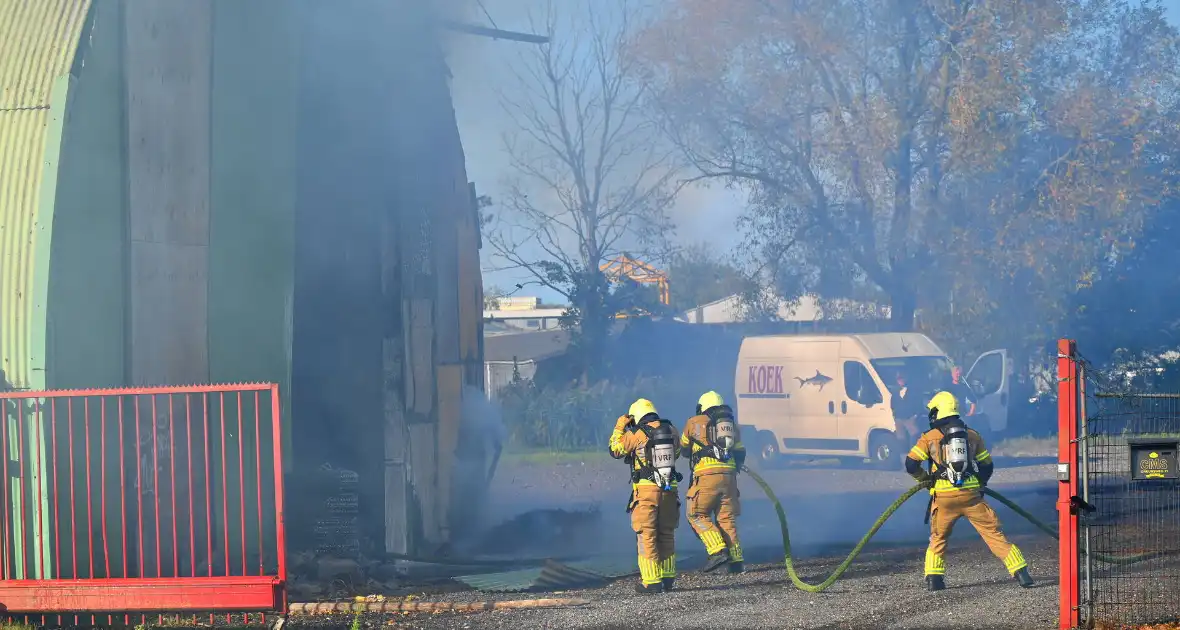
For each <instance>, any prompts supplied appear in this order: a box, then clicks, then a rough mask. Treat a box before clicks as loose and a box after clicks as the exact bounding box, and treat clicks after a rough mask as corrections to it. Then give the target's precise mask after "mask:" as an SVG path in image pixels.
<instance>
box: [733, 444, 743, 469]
mask: <svg viewBox="0 0 1180 630" xmlns="http://www.w3.org/2000/svg"><path fill="white" fill-rule="evenodd" d="M733 463H734V465H735V466H737V467H738V470H741V469H742V468H744V467H745V465H746V451H745V449H739V450H737V451H735V452H734V454H733Z"/></svg>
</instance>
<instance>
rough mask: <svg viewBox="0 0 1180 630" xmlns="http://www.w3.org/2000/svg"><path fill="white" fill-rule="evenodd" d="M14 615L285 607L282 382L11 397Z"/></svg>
mask: <svg viewBox="0 0 1180 630" xmlns="http://www.w3.org/2000/svg"><path fill="white" fill-rule="evenodd" d="M0 406H3V414H2V416H3V422H0V449H3V451H2V452H3V453H4V454H6V455H7V459H6V464H7V471H6V475H5V478H4V483H3V488H0V495H2V499H3V504H2V505H3V506H4V517H3V526H2V527H3V529H2V531H0V541H2V542H0V548H2V554H0V612H3V613H6V614H58V613H83V612H85V613H97V612H103V613H115V612H118V613H130V612H134V613H146V612H198V611H199V612H215V611H223V612H224V611H235V612H246V611H271V610H284V609H285V607H286V594H285V584H286V557H285V544H284V533H283V483H282V481H283V480H282V453H281V446H282V439H281V426H280V424H281V423H280V416H279V391H278V386H277V385H273V384H247V385H199V386H188V387H146V388H128V389H96V390H69V391H42V392H3V393H0Z"/></svg>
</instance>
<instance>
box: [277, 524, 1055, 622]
mask: <svg viewBox="0 0 1180 630" xmlns="http://www.w3.org/2000/svg"><path fill="white" fill-rule="evenodd" d="M964 529H969V528H964ZM964 533H965V532H964ZM956 538H959V539H962V540H960V541H957V544H955V545H953V546H952V550H951V552H950V554H949V557H948V563H949V566H950V570H949V574H948V576H947V582H948V588H947V590H946V591H943V592H941V593H929V592H927V591H926V590H925V589H924V584H923V581H922V576H921V557H922V552H923V548H922V547H909V548H900V549H892V550H887V551H874V552H867V553H865V554H864V555H862V556H861V558H860V559H859V561H858V562H857V563H856V564H855V565H854V567H853V568H852V569H851V570H850V571H849V572H848V573H846V574H845V577H844V578H843V579H841V580H840V581H839V582H837V583H836V584H835V585H834V586H832V587H831V588H830V589H828V590H827V591H825V592H823V593H819V594H810V593H805V592H802V591H799V590H796V589H795V588H793V587H792V586H791V585H790V583H789V582H788V581H787V577H786V574H785V571H783V569H782V565H781V564H780V563H775V564H762V563H760V564H755V565H751V566H749V567H748V569H747V572H746V573H745V574H743V575H736V576H731V575H728V574H716V573H715V574H702V573H698V572H695V571H689V572H684V573H683V574H682V575H681V577H680V579H679V580H678V581H677V590H676V591H675V592H673V593H668V594H661V595H636V594H634V592H633V588H634V584H635V579H634V578H626V579H622V580H618V581H616V582H614V583H612V584H611V585H609V586H607V587H605V588H601V589H595V590H586V591H568V592H564V593H560V594H545V595H521V594H502V595H490V594H484V593H477V592H473V591H469V592H463V593H452V594H448V595H446V596H445V597H436V598H430V597H427V598H423V600H422V601H432V600H435V601H460V602H469V601H489V600H504V599H524V598H530V597H571V598H583V599H588V600H590V601H591V604H589V605H587V606H579V607H572V608H563V609H549V610H521V611H491V612H481V613H473V614H447V613H441V614H435V615H414V614H402V615H363V616H362V617H361V625H362V626H363V627H366V628H375V627H398V628H418V629H423V630H425V629H435V628H472V629H477V628H562V629H566V630H568V629H574V628H578V629H587V630H589V629H592V628H634V627H635V626H636V625H637V624H651V625H652V626H657V627H676V628H799V629H804V628H806V629H819V628H832V629H835V628H940V629H946V628H997V629H999V628H1021V629H1034V628H1046V629H1048V628H1053V627H1055V623H1056V602H1057V586H1056V579H1055V576H1056V570H1057V565H1056V561H1055V554H1056V546H1055V545H1054V544H1053V543H1052V541H1051V540H1049V539H1046V538H1042V537H1028V536H1014V537H1013V538H1014V541H1015V542H1017V544H1019V545H1021V547H1022V549H1024V551H1025V555H1026V556H1027V557H1028V559H1029V562H1030V563H1031V566H1032V573H1033V576H1034V577H1035V578H1036V579H1037V580H1038V585H1037V587H1036V588H1032V589H1021V588H1019V587H1017V586H1016V585H1015V583H1013V582H1012V581H1011V580H1010V579H1009V578H1008V577H1007V575H1006V574H1005V573H1004V570H1003V567H1002V566H1001V565H1000V564H999V561H997V560H996V559H995V558H994V557H992V556H991V555H990V554H989V553H988V551H987V548H986V547H985V546H983V544H982V543H981V542H979V540H978V538H977V537H974V536H962V535H960V536H957V537H956ZM971 538H974V540H971ZM837 563H838V559H833V558H814V559H808V560H804V561H802V562H801V563H800V566H799V570H800V572H801V573H802V574H803V577H804V579H806V580H809V581H812V582H818V581H819V580H821V579H822V578H823V577H824V576H826V575H827V574H828V573H829V572H830V571H831V570H832V569H833V568H834V567H835V565H836V564H837ZM351 621H352V618H351V616H348V615H344V616H335V617H318V618H292V620H291V621H290V622H289V625H290V626H291V627H292V628H293V629H294V628H303V627H326V626H335V627H347V626H348V625H349V624H350V623H351Z"/></svg>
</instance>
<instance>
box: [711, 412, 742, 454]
mask: <svg viewBox="0 0 1180 630" xmlns="http://www.w3.org/2000/svg"><path fill="white" fill-rule="evenodd" d="M706 415H708V416H709V426H708V437H709V444H711V445H712V446H713V448H714V449H715V450H716V451H717V459H718V460H719V461H723V462H727V461H729V456H730V454H729V451H730V450H731V449H733V447H734V446H736V445H737V423H736V422H734V419H733V410H732V409H730V408H729V406H728V405H720V406H718V407H713V408H711V409H709V410H708V411H707V412H706Z"/></svg>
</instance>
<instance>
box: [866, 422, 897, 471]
mask: <svg viewBox="0 0 1180 630" xmlns="http://www.w3.org/2000/svg"><path fill="white" fill-rule="evenodd" d="M900 461H901V453H900V452H899V446H898V442H897V438H895V437H894V436H893V435H892V434H891V433H888V432H885V431H874V432H872V433H871V434H870V435H869V464H870V465H871V466H873V467H874V468H880V469H883V470H891V469H895V468H897V467H898V466H900V463H899V462H900Z"/></svg>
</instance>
